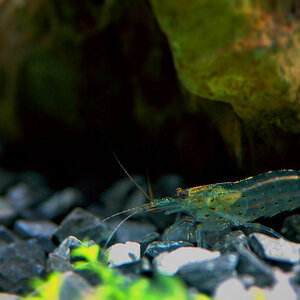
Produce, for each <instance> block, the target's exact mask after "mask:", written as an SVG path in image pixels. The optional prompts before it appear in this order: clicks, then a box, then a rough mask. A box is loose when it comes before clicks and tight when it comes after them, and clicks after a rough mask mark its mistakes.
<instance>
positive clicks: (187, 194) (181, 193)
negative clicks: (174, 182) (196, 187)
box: [175, 187, 189, 199]
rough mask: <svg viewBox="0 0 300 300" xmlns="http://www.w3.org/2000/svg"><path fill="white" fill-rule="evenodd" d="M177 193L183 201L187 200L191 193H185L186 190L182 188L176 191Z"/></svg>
mask: <svg viewBox="0 0 300 300" xmlns="http://www.w3.org/2000/svg"><path fill="white" fill-rule="evenodd" d="M175 193H176V194H177V195H178V197H179V198H181V199H186V198H188V197H189V193H188V192H187V191H185V190H184V189H182V188H180V187H179V188H177V189H176V190H175Z"/></svg>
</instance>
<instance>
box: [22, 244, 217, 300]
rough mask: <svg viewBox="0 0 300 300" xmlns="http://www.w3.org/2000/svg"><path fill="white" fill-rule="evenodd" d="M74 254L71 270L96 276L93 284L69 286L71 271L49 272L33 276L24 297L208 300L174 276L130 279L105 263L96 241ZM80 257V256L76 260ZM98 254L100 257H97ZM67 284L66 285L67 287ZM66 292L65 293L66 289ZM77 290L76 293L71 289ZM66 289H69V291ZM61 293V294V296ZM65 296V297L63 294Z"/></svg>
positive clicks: (47, 299) (44, 299) (43, 299)
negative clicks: (43, 277) (36, 276)
mask: <svg viewBox="0 0 300 300" xmlns="http://www.w3.org/2000/svg"><path fill="white" fill-rule="evenodd" d="M71 255H72V256H73V257H76V258H77V262H75V263H74V270H75V271H82V270H87V271H90V272H93V273H94V274H95V276H97V277H99V279H100V281H101V283H100V284H99V285H97V286H95V287H91V286H89V285H88V284H87V283H84V282H85V280H84V279H82V280H83V281H82V282H81V281H78V278H77V279H76V280H77V281H76V286H74V287H73V288H72V290H69V288H70V283H69V284H66V280H68V277H69V278H70V276H75V277H76V276H77V277H78V275H76V274H75V273H72V272H70V271H69V272H65V273H57V272H56V273H52V274H50V275H49V276H48V278H47V279H46V280H41V279H36V280H34V281H33V286H34V288H35V291H34V292H33V293H32V294H31V295H28V296H27V297H22V299H24V300H25V299H26V300H56V299H57V300H59V299H67V298H68V299H78V300H81V299H82V300H83V299H84V300H98V299H101V300H111V299H114V300H123V299H124V300H125V299H132V300H135V299H145V300H164V299H166V300H173V299H174V300H176V299H181V300H193V299H195V300H196V299H197V300H209V299H211V298H210V297H208V296H206V295H204V294H197V295H196V294H195V295H190V294H189V293H188V292H187V289H186V286H185V285H184V283H183V282H182V281H181V280H180V279H179V278H177V277H167V276H156V278H155V279H154V280H152V279H148V278H146V277H143V278H138V279H132V278H129V277H128V278H127V277H125V276H123V275H121V274H120V273H119V272H118V271H117V270H115V269H112V268H109V267H107V264H106V262H105V261H106V258H105V255H103V253H102V251H101V249H100V248H99V246H98V245H96V244H94V245H89V246H88V243H85V244H83V245H82V246H80V247H78V248H76V249H74V250H73V251H72V253H71ZM79 257H81V258H82V259H83V260H79V261H78V258H79ZM99 257H102V258H101V259H100V258H99ZM74 274H75V275H74ZM67 285H69V287H67ZM65 289H67V290H68V292H69V293H68V294H66V290H65ZM74 290H77V293H76V294H75V293H74ZM70 292H72V293H71V294H70ZM64 295H65V296H64ZM66 297H67V298H66Z"/></svg>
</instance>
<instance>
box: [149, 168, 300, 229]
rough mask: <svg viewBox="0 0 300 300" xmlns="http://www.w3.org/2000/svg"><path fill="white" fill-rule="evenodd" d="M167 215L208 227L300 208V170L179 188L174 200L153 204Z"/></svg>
mask: <svg viewBox="0 0 300 300" xmlns="http://www.w3.org/2000/svg"><path fill="white" fill-rule="evenodd" d="M150 206H151V207H161V208H165V209H166V214H170V213H174V212H185V213H187V214H189V215H190V216H192V217H193V218H194V219H195V221H196V222H201V223H203V224H204V225H206V227H207V228H209V227H211V228H216V229H224V228H226V227H228V226H239V225H245V224H247V223H249V222H252V221H254V220H256V219H258V218H260V217H271V216H274V215H276V214H278V213H280V212H283V211H290V210H293V209H296V208H298V207H300V171H293V170H279V171H271V172H267V173H263V174H260V175H257V176H253V177H249V178H246V179H244V180H240V181H236V182H226V183H217V184H210V185H205V186H198V187H193V188H188V189H185V190H183V189H178V190H177V194H176V195H175V196H174V197H166V198H162V199H155V200H153V201H151V205H150Z"/></svg>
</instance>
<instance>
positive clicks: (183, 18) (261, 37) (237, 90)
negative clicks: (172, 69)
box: [151, 0, 300, 133]
mask: <svg viewBox="0 0 300 300" xmlns="http://www.w3.org/2000/svg"><path fill="white" fill-rule="evenodd" d="M151 3H152V6H153V10H154V12H155V14H156V16H157V19H158V22H159V25H160V27H161V29H162V30H163V32H164V33H165V34H166V36H167V38H168V41H169V44H170V48H171V51H172V54H173V58H174V62H175V66H176V70H177V72H178V76H179V78H180V79H181V81H182V83H183V85H184V86H185V88H186V89H187V90H188V91H189V92H190V93H192V94H193V95H197V96H199V97H201V98H206V99H210V100H217V101H223V102H226V103H230V104H231V105H232V107H233V109H234V111H235V113H236V114H237V115H238V117H239V118H241V119H242V120H243V121H244V122H245V123H247V124H248V125H250V126H252V127H254V128H258V127H260V128H261V127H262V128H265V129H266V131H268V126H270V125H271V126H273V125H275V126H277V127H280V128H281V129H282V130H284V131H288V132H294V133H299V132H300V122H299V117H297V116H299V113H300V102H299V95H298V94H299V92H298V91H299V87H300V84H299V79H300V73H299V68H298V66H299V63H300V56H299V53H300V47H299V24H298V21H297V19H296V18H295V16H293V15H292V13H290V12H289V11H287V8H286V7H283V9H282V11H281V12H279V10H278V9H277V10H276V9H275V7H273V6H272V5H273V4H272V3H271V2H270V3H269V2H268V1H267V2H266V3H265V5H264V7H261V6H260V5H259V4H258V3H256V2H254V1H226V0H218V1H209V0H189V1H180V2H179V1H176V2H174V1H170V0H167V1H158V0H152V1H151ZM268 3H269V5H268ZM284 9H286V10H284ZM199 99H200V98H199ZM193 101H195V98H194V99H193ZM281 111H284V112H285V113H284V114H283V115H280V112H281ZM286 111H290V113H289V117H290V118H292V120H290V121H289V122H282V121H279V120H278V118H279V119H285V117H286ZM275 116H277V117H276V118H275ZM278 116H279V117H278Z"/></svg>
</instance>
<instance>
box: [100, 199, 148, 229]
mask: <svg viewBox="0 0 300 300" xmlns="http://www.w3.org/2000/svg"><path fill="white" fill-rule="evenodd" d="M147 207H151V206H149V203H146V204H143V205H140V206H137V207H132V208H128V209H126V210H122V211H119V212H117V213H115V214H113V215H111V216H109V217H107V218H105V219H103V220H102V221H101V222H100V224H103V223H105V222H106V221H108V220H110V219H112V218H114V217H117V216H120V215H123V214H125V213H127V212H130V211H133V210H139V209H142V208H147Z"/></svg>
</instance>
